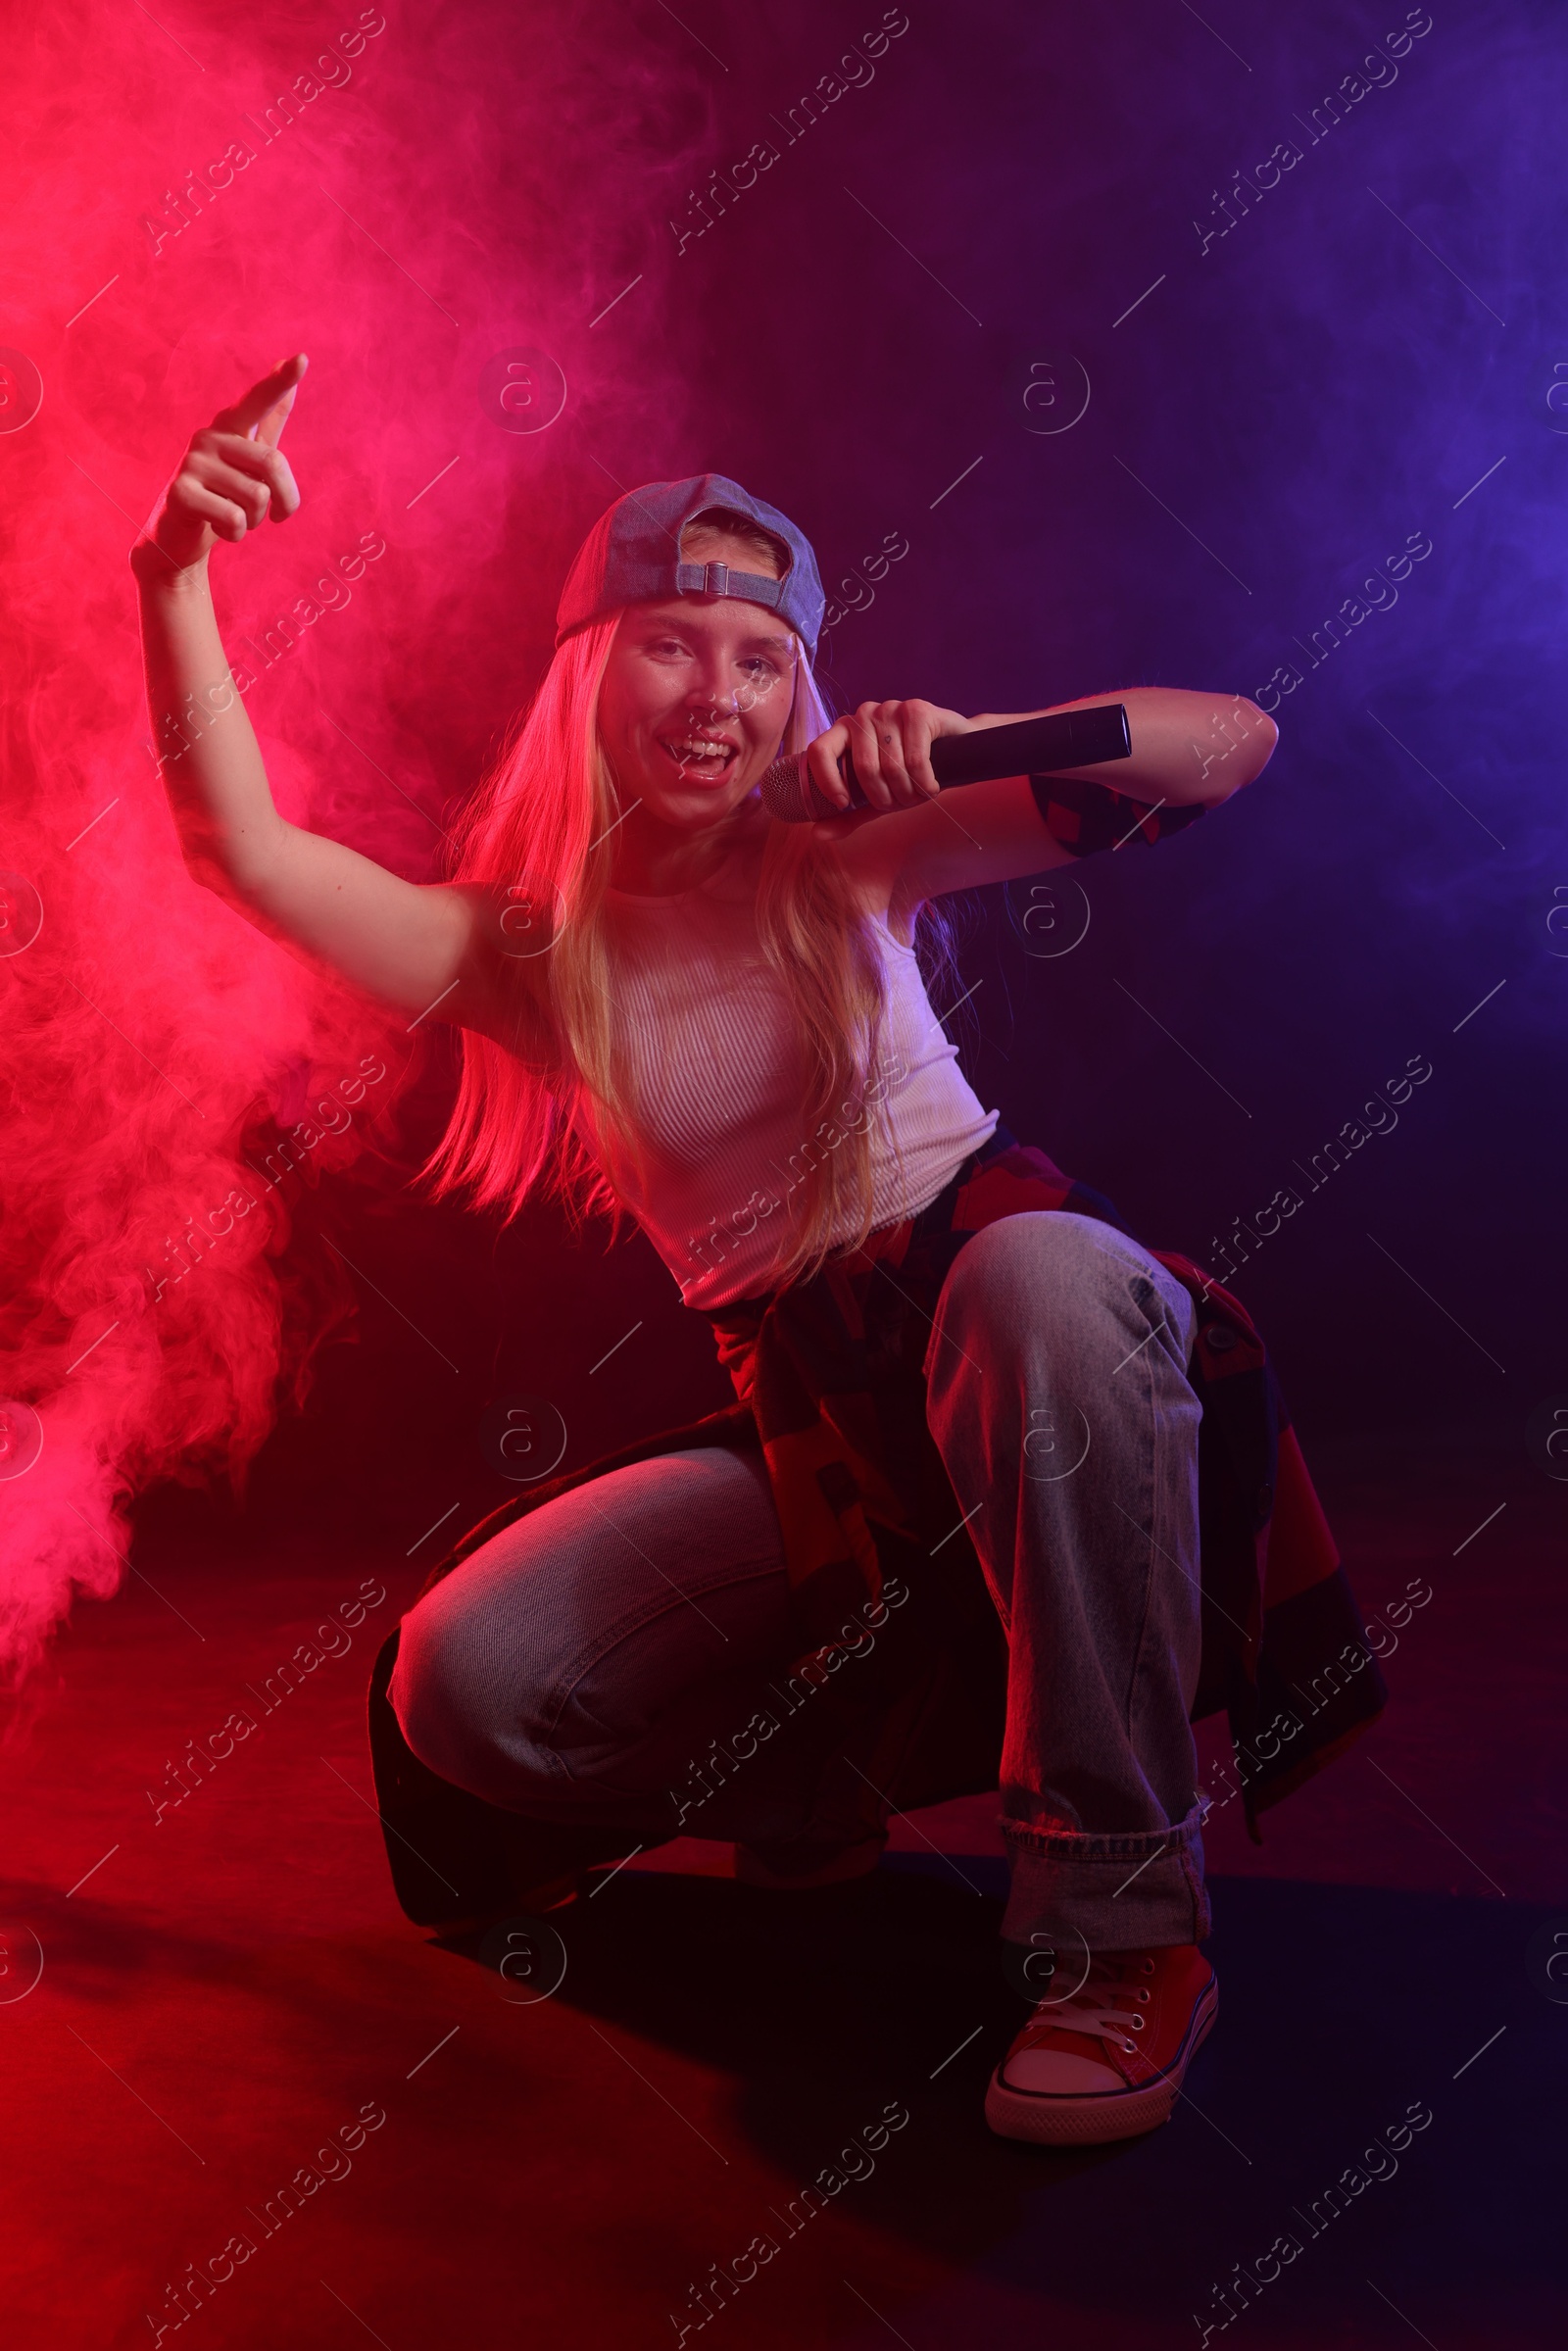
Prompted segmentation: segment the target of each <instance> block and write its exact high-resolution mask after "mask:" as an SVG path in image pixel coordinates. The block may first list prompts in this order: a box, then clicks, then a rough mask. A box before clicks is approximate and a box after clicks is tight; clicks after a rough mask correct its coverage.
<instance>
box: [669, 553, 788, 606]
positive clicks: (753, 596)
mask: <svg viewBox="0 0 1568 2351" xmlns="http://www.w3.org/2000/svg"><path fill="white" fill-rule="evenodd" d="M675 593H676V595H677V596H739V597H743V598H744V599H745V600H746V602H747V603H749V604H764V605H770V606H776V605H777V604H778V602H779V599H780V597H781V596H782V594H783V583H782V582H781V581H779V580H776V579H764V578H763V577H762V575H761V573H760V572H756V571H732V570H731V569H730V567H729V565H728V564H727V563H677V564H676V565H675Z"/></svg>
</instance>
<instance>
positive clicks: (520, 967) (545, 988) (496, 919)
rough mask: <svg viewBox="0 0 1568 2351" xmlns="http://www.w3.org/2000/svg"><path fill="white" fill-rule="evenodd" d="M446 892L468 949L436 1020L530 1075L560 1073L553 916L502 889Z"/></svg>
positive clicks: (472, 886)
mask: <svg viewBox="0 0 1568 2351" xmlns="http://www.w3.org/2000/svg"><path fill="white" fill-rule="evenodd" d="M444 887H445V888H446V889H447V890H448V891H449V892H450V894H451V895H452V897H453V898H454V899H455V900H457V901H458V902H460V904H461V906H462V908H463V912H464V916H465V923H466V950H465V953H464V956H463V962H462V967H461V969H460V971H459V975H458V980H457V983H456V986H455V988H454V990H453V993H452V996H451V998H450V999H449V1001H448V1002H447V1003H446V1004H443V1005H442V1006H441V1007H440V1010H439V1013H438V1015H437V1016H438V1017H439V1018H442V1019H445V1020H448V1021H451V1022H454V1023H455V1024H456V1025H458V1026H459V1027H462V1028H466V1029H472V1030H474V1031H475V1032H476V1033H477V1034H478V1035H480V1036H482V1037H488V1038H489V1039H490V1040H491V1042H492V1043H493V1044H496V1045H499V1046H502V1047H503V1048H504V1049H505V1050H506V1051H507V1052H508V1053H514V1054H515V1055H516V1057H517V1058H518V1060H520V1061H525V1062H526V1063H527V1064H528V1065H529V1067H530V1068H536V1069H559V1068H561V1067H562V1066H563V1065H564V1052H563V1048H562V1043H561V1037H560V1032H559V1029H558V1026H557V1021H556V1016H555V1011H554V1008H553V1004H552V1000H551V990H550V958H551V955H552V952H553V947H554V939H555V919H554V909H552V908H550V907H548V906H545V905H544V904H543V902H542V901H541V900H539V899H538V898H537V896H530V895H529V894H528V893H526V892H524V891H520V890H518V889H515V888H512V887H509V886H507V885H505V884H502V883H490V882H451V883H447V884H446V885H444ZM432 1009H434V1007H432Z"/></svg>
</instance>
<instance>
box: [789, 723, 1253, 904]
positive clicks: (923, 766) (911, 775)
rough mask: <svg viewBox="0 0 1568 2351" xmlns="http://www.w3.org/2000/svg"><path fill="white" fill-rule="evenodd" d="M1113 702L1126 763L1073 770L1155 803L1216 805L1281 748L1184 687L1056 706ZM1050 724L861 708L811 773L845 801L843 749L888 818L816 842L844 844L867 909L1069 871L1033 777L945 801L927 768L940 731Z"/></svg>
mask: <svg viewBox="0 0 1568 2351" xmlns="http://www.w3.org/2000/svg"><path fill="white" fill-rule="evenodd" d="M1105 702H1120V703H1125V704H1126V706H1127V724H1128V732H1129V735H1130V737H1131V742H1132V756H1131V757H1130V758H1129V759H1116V760H1113V761H1108V762H1106V763H1105V764H1103V765H1102V766H1097V767H1075V768H1070V769H1068V770H1067V771H1066V773H1067V775H1068V776H1069V777H1070V778H1072V779H1073V780H1076V781H1085V782H1091V783H1103V784H1107V785H1109V786H1110V788H1111V789H1112V790H1113V791H1116V792H1119V793H1123V794H1125V795H1126V796H1127V797H1128V798H1129V799H1132V800H1135V801H1141V802H1144V803H1145V804H1147V805H1149V806H1151V807H1153V806H1156V805H1158V806H1165V807H1183V806H1191V805H1195V804H1196V805H1200V806H1202V807H1204V808H1215V807H1217V806H1218V805H1219V803H1220V802H1221V801H1224V800H1228V799H1229V798H1230V796H1231V794H1232V793H1233V792H1236V791H1238V790H1240V788H1241V786H1242V785H1243V784H1248V783H1250V782H1251V781H1252V779H1253V777H1254V776H1256V775H1257V774H1259V773H1260V772H1261V770H1262V768H1263V767H1264V765H1265V764H1266V763H1267V760H1268V759H1269V756H1270V754H1271V753H1272V751H1273V749H1274V746H1275V744H1276V742H1277V741H1278V740H1279V732H1278V729H1277V728H1276V726H1275V724H1274V721H1273V720H1272V718H1270V717H1268V716H1267V715H1266V714H1265V713H1264V712H1263V711H1262V710H1259V709H1258V708H1257V705H1256V704H1255V703H1252V702H1248V701H1246V700H1245V699H1243V698H1242V697H1241V696H1238V695H1220V694H1201V693H1191V692H1188V691H1187V690H1185V689H1184V688H1181V687H1172V686H1127V687H1123V688H1121V689H1119V690H1117V691H1114V692H1110V693H1105V694H1086V695H1083V696H1081V697H1080V698H1079V699H1078V700H1077V701H1076V702H1063V703H1053V704H1052V705H1051V706H1050V710H1052V711H1054V710H1086V709H1088V708H1089V707H1091V706H1092V705H1093V704H1096V703H1105ZM1048 714H1049V712H1048V711H1047V710H1011V711H986V712H983V713H982V714H981V715H980V716H978V717H975V718H963V717H960V716H959V714H958V713H957V711H956V710H940V709H938V708H937V707H936V706H935V705H934V704H932V703H925V702H887V703H862V704H861V706H860V708H859V710H857V711H856V712H854V713H853V715H851V716H850V717H847V718H841V719H840V720H838V722H837V723H836V725H835V726H834V727H832V728H831V729H830V730H829V732H828V733H827V734H825V735H822V736H819V737H818V739H817V741H816V742H815V743H813V744H812V746H811V751H810V766H811V774H812V778H813V780H814V781H815V782H816V784H817V785H818V787H819V789H821V790H822V791H824V792H828V793H830V794H834V795H835V796H840V797H841V796H842V787H841V785H840V784H839V779H838V774H837V760H838V758H839V756H840V754H841V753H842V752H843V751H844V750H845V749H846V748H848V749H849V751H850V753H851V756H852V757H853V759H854V761H855V773H856V780H857V781H858V783H859V784H860V785H861V787H862V789H863V790H864V791H865V793H866V795H867V797H868V798H869V799H871V801H872V802H873V804H874V805H880V806H882V807H883V808H886V809H888V810H889V811H890V813H888V814H886V815H881V816H872V815H866V816H862V817H860V818H858V820H851V819H838V820H834V821H833V822H832V823H831V824H824V825H821V826H819V827H818V828H817V830H818V833H819V836H820V837H821V838H822V839H823V840H824V841H825V842H826V841H831V840H833V839H834V837H835V836H837V837H838V838H839V839H840V840H841V841H842V843H843V849H842V854H843V857H844V859H845V863H846V865H847V866H848V867H849V868H850V869H851V870H852V871H853V872H854V873H855V874H856V876H857V878H858V880H859V881H860V882H861V883H862V886H863V887H864V888H865V890H866V891H867V894H868V896H869V897H870V898H871V899H872V900H873V901H876V900H881V901H882V903H884V904H887V905H890V906H903V907H904V908H906V909H909V910H912V908H913V907H915V906H918V905H919V904H920V903H921V901H922V900H924V899H927V898H936V897H940V896H941V894H942V893H943V892H944V891H948V890H967V889H973V888H975V887H976V886H977V885H979V884H981V883H983V882H1000V881H1010V880H1012V879H1013V878H1014V877H1015V876H1018V875H1021V874H1026V873H1043V872H1046V871H1047V870H1049V868H1050V867H1052V866H1053V865H1061V864H1066V863H1068V862H1070V861H1071V853H1070V852H1069V851H1067V850H1065V849H1063V848H1062V846H1061V845H1060V843H1059V842H1057V841H1056V840H1055V839H1054V837H1053V836H1052V835H1051V834H1050V833H1049V832H1048V831H1047V830H1046V827H1045V824H1044V822H1043V821H1042V818H1041V814H1040V810H1039V808H1038V807H1037V806H1036V803H1035V798H1034V794H1033V792H1032V791H1031V789H1030V786H1029V780H1028V778H1027V776H1021V775H1014V776H999V777H997V778H996V779H995V780H994V781H993V782H990V783H984V784H971V785H969V786H967V787H966V789H964V790H963V791H961V792H953V793H947V794H942V795H941V796H940V797H939V796H938V792H937V783H936V778H935V776H934V775H933V774H932V772H931V760H930V749H931V745H932V743H933V742H934V741H935V739H936V738H937V736H939V735H960V734H968V733H971V732H972V731H973V730H974V729H976V728H979V727H988V726H1009V725H1011V724H1013V723H1014V722H1015V721H1016V720H1017V719H1019V718H1042V717H1045V716H1047V715H1048ZM852 824H853V835H852ZM884 893H885V894H886V895H885V897H884Z"/></svg>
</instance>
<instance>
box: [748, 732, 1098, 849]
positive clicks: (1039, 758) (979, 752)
mask: <svg viewBox="0 0 1568 2351" xmlns="http://www.w3.org/2000/svg"><path fill="white" fill-rule="evenodd" d="M1132 748H1133V746H1132V737H1131V735H1130V734H1129V733H1128V730H1127V705H1126V704H1125V703H1124V702H1097V703H1095V704H1093V705H1092V706H1091V708H1089V709H1088V710H1054V711H1053V712H1052V713H1051V715H1050V716H1049V717H1046V718H1020V719H1018V720H1017V721H1016V722H1015V723H1014V724H1013V725H1011V726H981V727H976V728H975V729H974V731H973V732H972V733H971V734H967V735H939V736H938V737H937V739H936V741H935V742H934V743H933V744H932V746H931V768H932V772H933V774H934V775H935V776H936V779H937V782H938V783H939V784H940V785H941V787H942V789H943V791H944V792H946V791H948V790H949V789H950V787H951V786H952V785H954V784H981V783H985V782H986V781H987V780H988V779H989V778H990V777H992V776H997V775H1051V774H1054V773H1057V772H1059V771H1060V769H1062V768H1063V767H1098V766H1099V764H1100V763H1101V761H1102V760H1103V759H1130V758H1131V757H1132ZM839 770H840V773H841V774H842V775H843V777H844V781H845V782H846V783H847V784H848V785H849V787H850V805H849V807H848V808H839V807H837V806H836V805H835V803H834V802H832V801H831V800H828V799H827V798H825V796H824V795H823V794H822V793H820V792H819V791H818V790H817V788H816V786H815V784H813V783H812V782H811V781H810V779H809V776H808V775H807V772H806V761H805V760H804V759H775V760H774V762H773V764H772V766H771V767H770V768H769V769H768V771H767V773H766V774H765V775H764V776H763V778H762V802H763V806H764V807H765V808H767V810H768V812H769V814H770V815H773V816H777V817H778V818H779V820H780V821H781V822H782V823H784V824H813V823H815V822H816V821H817V820H818V819H819V818H821V817H824V816H849V815H853V814H854V812H855V810H856V809H857V808H869V807H870V805H871V804H870V802H869V801H868V800H867V799H866V797H865V794H864V793H863V792H862V791H861V790H860V787H859V785H858V783H857V782H856V780H855V765H854V762H853V760H852V759H850V756H849V754H848V753H847V752H846V753H845V755H844V757H843V759H841V760H840V761H839ZM883 812H884V813H885V814H886V813H891V811H888V810H884V811H883Z"/></svg>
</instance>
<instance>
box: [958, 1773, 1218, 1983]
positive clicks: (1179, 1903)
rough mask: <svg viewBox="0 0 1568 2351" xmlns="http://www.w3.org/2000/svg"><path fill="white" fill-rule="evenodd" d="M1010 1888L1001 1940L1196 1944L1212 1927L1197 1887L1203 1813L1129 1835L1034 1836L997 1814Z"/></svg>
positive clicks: (1109, 1946)
mask: <svg viewBox="0 0 1568 2351" xmlns="http://www.w3.org/2000/svg"><path fill="white" fill-rule="evenodd" d="M1001 1828H1002V1835H1003V1839H1004V1842H1005V1845H1006V1847H1007V1853H1008V1858H1009V1859H1010V1861H1011V1864H1012V1886H1011V1890H1010V1892H1009V1894H1008V1897H1007V1908H1006V1912H1005V1916H1004V1918H1003V1922H1002V1934H1003V1939H1004V1941H1005V1942H1013V1943H1021V1944H1025V1945H1027V1944H1028V1943H1029V1941H1030V1938H1031V1937H1032V1936H1034V1935H1039V1936H1042V1937H1044V1938H1046V1939H1054V1937H1056V1936H1061V1937H1062V1938H1063V1939H1064V1940H1065V1941H1067V1942H1071V1941H1072V1940H1073V1939H1074V1938H1075V1937H1076V1936H1079V1935H1081V1936H1082V1937H1083V1939H1084V1941H1085V1942H1086V1943H1087V1944H1088V1946H1089V1948H1090V1950H1091V1951H1137V1950H1154V1949H1158V1948H1160V1947H1161V1946H1163V1945H1168V1944H1171V1943H1196V1942H1201V1941H1202V1939H1203V1937H1204V1936H1205V1935H1207V1934H1208V1932H1209V1929H1210V1927H1211V1925H1212V1924H1213V1918H1212V1913H1211V1912H1210V1909H1209V1904H1208V1894H1207V1891H1206V1889H1205V1887H1204V1885H1203V1838H1202V1814H1201V1810H1200V1809H1199V1807H1198V1806H1197V1805H1196V1804H1195V1805H1194V1807H1193V1809H1192V1811H1191V1812H1189V1814H1188V1815H1187V1818H1186V1819H1185V1820H1184V1821H1181V1822H1179V1823H1178V1824H1177V1825H1176V1826H1175V1827H1174V1828H1171V1829H1157V1830H1153V1831H1152V1832H1150V1833H1148V1834H1144V1835H1139V1836H1131V1837H1096V1836H1091V1835H1086V1834H1084V1833H1082V1832H1080V1831H1077V1830H1071V1829H1037V1828H1034V1827H1032V1826H1031V1825H1030V1823H1029V1822H1027V1821H1017V1820H1012V1819H1009V1818H1008V1817H1007V1816H1006V1815H1004V1816H1003V1819H1002V1822H1001Z"/></svg>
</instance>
